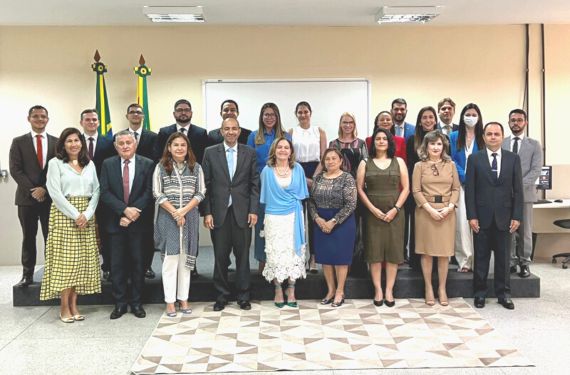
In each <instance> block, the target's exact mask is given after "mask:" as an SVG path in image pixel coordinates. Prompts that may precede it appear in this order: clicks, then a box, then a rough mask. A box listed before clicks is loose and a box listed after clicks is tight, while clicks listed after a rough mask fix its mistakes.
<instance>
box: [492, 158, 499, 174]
mask: <svg viewBox="0 0 570 375" xmlns="http://www.w3.org/2000/svg"><path fill="white" fill-rule="evenodd" d="M491 156H492V157H493V161H492V162H491V170H492V171H493V174H494V175H495V178H499V170H498V169H497V153H496V152H493V153H492V154H491Z"/></svg>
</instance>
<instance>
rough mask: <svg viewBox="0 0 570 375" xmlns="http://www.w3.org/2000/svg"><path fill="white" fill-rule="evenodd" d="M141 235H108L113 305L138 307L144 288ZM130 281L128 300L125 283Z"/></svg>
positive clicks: (124, 233) (135, 233) (130, 233)
mask: <svg viewBox="0 0 570 375" xmlns="http://www.w3.org/2000/svg"><path fill="white" fill-rule="evenodd" d="M142 241H143V234H142V233H140V232H129V231H128V230H126V229H125V230H124V231H122V232H121V233H110V235H109V244H110V251H111V273H112V275H113V279H112V283H113V298H114V299H115V305H116V306H118V307H124V306H126V305H127V303H129V304H130V305H131V307H133V306H140V304H141V297H142V290H143V286H144V268H143V261H144V260H143V244H142ZM129 278H130V279H131V288H130V298H129V297H128V290H127V283H128V280H129Z"/></svg>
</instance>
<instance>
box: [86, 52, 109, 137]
mask: <svg viewBox="0 0 570 375" xmlns="http://www.w3.org/2000/svg"><path fill="white" fill-rule="evenodd" d="M94 59H95V63H93V65H91V68H93V71H94V72H95V73H97V83H96V85H95V109H96V110H97V114H98V115H99V129H98V130H99V135H101V136H103V137H106V138H109V139H112V138H113V126H112V125H111V112H110V111H109V101H108V100H107V86H106V85H105V75H104V74H105V73H106V72H107V67H106V66H105V64H103V63H102V62H101V61H100V60H101V56H100V55H99V51H98V50H97V51H95V56H94Z"/></svg>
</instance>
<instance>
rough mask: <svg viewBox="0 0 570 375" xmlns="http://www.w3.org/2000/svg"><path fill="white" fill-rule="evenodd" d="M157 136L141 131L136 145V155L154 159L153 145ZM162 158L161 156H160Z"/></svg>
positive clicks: (153, 133)
mask: <svg viewBox="0 0 570 375" xmlns="http://www.w3.org/2000/svg"><path fill="white" fill-rule="evenodd" d="M156 139H157V135H156V133H155V132H153V131H150V130H146V129H142V131H141V135H140V139H139V140H138V141H139V142H138V145H137V155H140V156H144V157H145V158H148V159H151V160H153V159H154V145H155V143H156ZM160 156H162V154H160Z"/></svg>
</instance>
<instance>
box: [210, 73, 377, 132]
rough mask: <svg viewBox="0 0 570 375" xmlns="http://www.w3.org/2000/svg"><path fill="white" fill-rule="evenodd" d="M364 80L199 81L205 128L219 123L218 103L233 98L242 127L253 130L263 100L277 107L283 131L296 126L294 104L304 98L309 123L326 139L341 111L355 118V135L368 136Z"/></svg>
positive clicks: (368, 91) (366, 91)
mask: <svg viewBox="0 0 570 375" xmlns="http://www.w3.org/2000/svg"><path fill="white" fill-rule="evenodd" d="M369 85H370V84H369V82H368V81H367V80H365V79H318V80H317V79H315V80H217V79H209V80H206V81H204V82H203V87H204V96H203V97H204V98H205V99H204V100H205V103H204V104H205V105H204V108H205V112H204V113H205V116H206V118H205V119H204V120H205V121H204V124H206V126H207V128H208V130H212V129H215V128H219V127H220V125H221V117H220V104H221V103H222V102H223V101H224V100H225V99H233V100H235V101H236V102H237V103H238V105H239V118H238V119H239V122H240V125H241V127H242V128H247V129H250V130H256V129H257V128H258V126H259V111H260V109H261V106H262V105H263V104H264V103H267V102H273V103H275V104H277V106H278V107H279V112H280V113H281V121H282V123H283V127H284V129H285V130H286V131H287V130H289V129H290V128H292V127H295V126H297V118H296V117H295V114H294V112H295V105H296V104H297V103H298V102H300V101H303V100H304V101H307V102H309V104H310V105H311V108H312V109H313V114H312V117H311V125H313V126H319V127H321V128H323V129H324V130H325V131H326V133H327V142H329V141H331V140H333V139H336V138H337V137H338V124H339V119H340V115H341V114H342V113H343V112H350V113H352V114H354V115H355V117H356V125H357V130H358V137H359V138H362V139H364V138H366V137H367V136H368V135H369V123H370V120H369V119H370V94H369V93H370V87H369ZM370 129H372V127H370Z"/></svg>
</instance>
